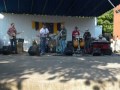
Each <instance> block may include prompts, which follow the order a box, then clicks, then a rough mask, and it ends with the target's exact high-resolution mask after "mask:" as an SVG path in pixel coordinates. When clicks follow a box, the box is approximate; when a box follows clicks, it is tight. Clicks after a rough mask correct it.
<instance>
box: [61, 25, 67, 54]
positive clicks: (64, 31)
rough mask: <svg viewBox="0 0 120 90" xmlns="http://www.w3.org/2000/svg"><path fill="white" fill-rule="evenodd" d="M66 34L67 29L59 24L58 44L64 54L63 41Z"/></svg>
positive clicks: (64, 45)
mask: <svg viewBox="0 0 120 90" xmlns="http://www.w3.org/2000/svg"><path fill="white" fill-rule="evenodd" d="M66 35H67V30H66V28H65V26H64V25H63V24H61V29H60V46H61V54H64V50H65V47H66V44H65V41H66Z"/></svg>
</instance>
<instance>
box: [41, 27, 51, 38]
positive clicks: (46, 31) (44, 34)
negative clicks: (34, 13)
mask: <svg viewBox="0 0 120 90" xmlns="http://www.w3.org/2000/svg"><path fill="white" fill-rule="evenodd" d="M48 33H49V30H48V29H47V28H41V29H40V37H47V34H48Z"/></svg>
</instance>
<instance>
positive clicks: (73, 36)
mask: <svg viewBox="0 0 120 90" xmlns="http://www.w3.org/2000/svg"><path fill="white" fill-rule="evenodd" d="M79 35H80V32H79V30H78V27H77V26H76V27H75V29H74V30H73V32H72V41H73V40H74V39H76V38H77V37H79Z"/></svg>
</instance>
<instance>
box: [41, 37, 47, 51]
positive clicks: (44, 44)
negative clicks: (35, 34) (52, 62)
mask: <svg viewBox="0 0 120 90" xmlns="http://www.w3.org/2000/svg"><path fill="white" fill-rule="evenodd" d="M45 48H46V38H45V37H41V38H40V49H41V53H45Z"/></svg>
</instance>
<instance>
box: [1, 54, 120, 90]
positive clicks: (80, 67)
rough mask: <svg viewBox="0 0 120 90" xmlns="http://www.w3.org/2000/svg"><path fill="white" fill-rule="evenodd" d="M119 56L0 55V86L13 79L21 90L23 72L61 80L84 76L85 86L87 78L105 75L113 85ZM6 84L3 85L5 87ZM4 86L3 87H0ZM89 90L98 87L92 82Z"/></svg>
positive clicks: (119, 70)
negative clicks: (92, 84) (1, 82)
mask: <svg viewBox="0 0 120 90" xmlns="http://www.w3.org/2000/svg"><path fill="white" fill-rule="evenodd" d="M119 58H120V56H100V57H92V56H88V57H71V56H70V57H62V56H42V57H37V56H28V55H16V56H14V55H9V56H3V55H0V81H4V83H3V84H1V85H0V88H6V89H5V90H10V89H9V88H8V87H7V86H6V85H5V82H6V81H8V80H11V81H16V82H17V88H18V90H22V86H21V85H22V82H23V81H24V80H27V79H29V77H23V76H24V75H32V74H34V73H38V74H39V75H45V74H48V76H47V77H46V78H45V79H46V80H47V81H54V80H59V82H61V83H65V82H68V81H71V80H80V79H85V80H86V81H85V82H84V84H85V85H86V86H90V85H91V81H92V80H93V81H95V82H96V83H99V84H102V83H103V80H104V79H106V78H107V80H108V82H111V83H112V84H113V85H114V83H115V82H118V79H117V78H116V77H115V76H116V75H118V74H120V67H119V66H120V60H119ZM5 86H6V87H5ZM7 88H8V89H7ZM0 90H4V89H0ZM93 90H100V89H99V87H98V86H94V87H93Z"/></svg>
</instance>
